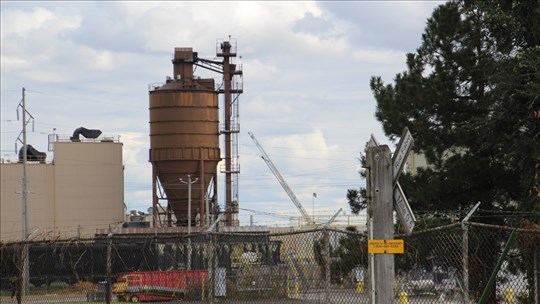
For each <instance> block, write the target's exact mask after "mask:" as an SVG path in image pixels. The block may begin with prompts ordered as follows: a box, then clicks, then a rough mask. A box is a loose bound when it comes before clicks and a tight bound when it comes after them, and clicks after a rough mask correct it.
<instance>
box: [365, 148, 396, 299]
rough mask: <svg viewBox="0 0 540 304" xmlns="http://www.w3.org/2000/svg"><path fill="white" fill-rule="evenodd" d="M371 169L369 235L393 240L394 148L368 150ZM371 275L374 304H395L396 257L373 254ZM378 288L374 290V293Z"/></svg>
mask: <svg viewBox="0 0 540 304" xmlns="http://www.w3.org/2000/svg"><path fill="white" fill-rule="evenodd" d="M366 160H367V166H368V169H369V183H368V185H369V189H368V191H369V192H368V193H369V196H370V200H369V201H370V204H369V206H368V224H369V227H368V233H369V239H370V240H393V239H394V226H393V216H392V215H393V195H392V194H393V169H392V157H391V156H390V148H388V146H387V145H382V146H372V147H369V148H368V150H367V159H366ZM369 257H370V260H371V259H373V262H371V261H370V263H369V265H370V267H373V269H370V271H369V273H370V274H371V276H372V277H371V280H372V282H371V284H374V286H372V290H374V292H373V293H370V303H393V301H394V293H393V286H394V277H395V272H394V255H393V254H389V253H383V254H370V255H369ZM373 288H374V289H373Z"/></svg>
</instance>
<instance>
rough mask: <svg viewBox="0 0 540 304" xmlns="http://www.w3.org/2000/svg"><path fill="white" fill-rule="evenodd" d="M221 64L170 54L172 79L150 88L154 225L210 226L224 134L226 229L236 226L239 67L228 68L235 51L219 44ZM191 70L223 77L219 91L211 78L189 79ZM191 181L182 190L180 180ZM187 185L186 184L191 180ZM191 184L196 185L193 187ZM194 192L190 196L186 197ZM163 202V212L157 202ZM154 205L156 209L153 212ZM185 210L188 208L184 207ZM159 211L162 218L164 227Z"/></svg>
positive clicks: (188, 51) (181, 52)
mask: <svg viewBox="0 0 540 304" xmlns="http://www.w3.org/2000/svg"><path fill="white" fill-rule="evenodd" d="M218 45H219V50H218V51H217V56H218V57H223V60H222V61H217V60H209V59H203V58H199V56H198V53H197V52H193V49H192V48H175V51H174V57H173V60H172V63H173V72H174V76H173V77H172V78H171V77H167V81H166V83H164V84H151V85H150V86H149V95H150V159H149V160H150V162H151V163H152V175H153V178H152V181H153V182H152V188H153V206H152V207H153V208H152V210H153V212H154V225H156V226H160V225H162V226H172V225H173V220H172V216H173V215H174V217H175V218H176V221H175V223H174V224H176V225H177V226H187V225H188V223H192V225H194V223H196V222H197V219H200V225H201V226H208V225H210V218H211V217H210V216H215V215H216V212H217V211H216V210H217V209H218V208H217V204H218V202H217V189H218V186H217V165H218V163H219V162H220V161H221V160H222V156H221V152H220V147H219V135H220V134H224V150H225V157H224V168H223V169H222V170H221V172H222V173H225V192H226V193H225V210H224V211H225V215H226V217H225V218H226V220H225V222H226V225H228V226H231V225H238V216H237V212H238V208H237V205H238V190H237V187H238V177H237V175H238V173H239V172H240V170H239V165H238V148H237V145H238V142H237V141H238V140H237V133H238V132H239V124H238V95H239V94H241V93H242V87H241V82H239V81H237V80H236V76H239V75H242V71H241V68H240V66H239V65H235V64H232V63H231V60H230V59H231V57H235V56H236V46H235V45H233V44H231V43H230V41H222V42H218ZM194 66H199V67H203V68H206V69H208V70H211V71H214V72H218V73H221V74H223V85H221V86H218V87H216V85H215V83H214V79H213V78H207V79H201V78H200V77H195V76H194V75H193V69H194ZM219 94H224V101H223V103H224V115H223V116H224V123H223V124H220V120H219V99H218V96H219ZM188 178H193V181H194V182H193V183H191V182H189V183H188V184H189V185H187V186H186V183H184V184H182V183H181V182H180V180H181V179H184V180H185V179H188ZM190 180H191V179H190ZM195 181H196V182H195ZM192 188H193V191H191V190H192ZM160 199H163V200H166V201H167V207H166V208H165V207H162V206H161V204H160V203H159V200H160ZM158 205H159V206H158ZM188 205H189V206H188ZM159 210H164V211H165V212H164V213H165V214H166V220H165V223H158V219H161V215H162V214H159Z"/></svg>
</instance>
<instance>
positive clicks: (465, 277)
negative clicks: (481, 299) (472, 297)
mask: <svg viewBox="0 0 540 304" xmlns="http://www.w3.org/2000/svg"><path fill="white" fill-rule="evenodd" d="M461 229H462V230H463V296H464V300H465V303H469V224H468V223H466V222H463V223H462V225H461Z"/></svg>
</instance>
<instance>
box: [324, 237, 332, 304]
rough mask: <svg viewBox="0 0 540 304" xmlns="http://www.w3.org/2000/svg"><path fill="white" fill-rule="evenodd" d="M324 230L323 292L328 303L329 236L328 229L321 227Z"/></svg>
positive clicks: (325, 301)
mask: <svg viewBox="0 0 540 304" xmlns="http://www.w3.org/2000/svg"><path fill="white" fill-rule="evenodd" d="M323 232H324V260H325V261H326V263H325V265H324V266H325V279H324V281H325V292H324V303H330V301H329V299H330V271H331V268H330V238H329V235H328V229H327V228H326V227H324V228H323Z"/></svg>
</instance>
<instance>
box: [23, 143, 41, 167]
mask: <svg viewBox="0 0 540 304" xmlns="http://www.w3.org/2000/svg"><path fill="white" fill-rule="evenodd" d="M46 158H47V153H45V152H39V151H38V150H36V149H35V148H34V147H32V145H26V160H27V161H38V162H40V163H45V159H46ZM23 160H24V147H21V149H19V162H22V161H23Z"/></svg>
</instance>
